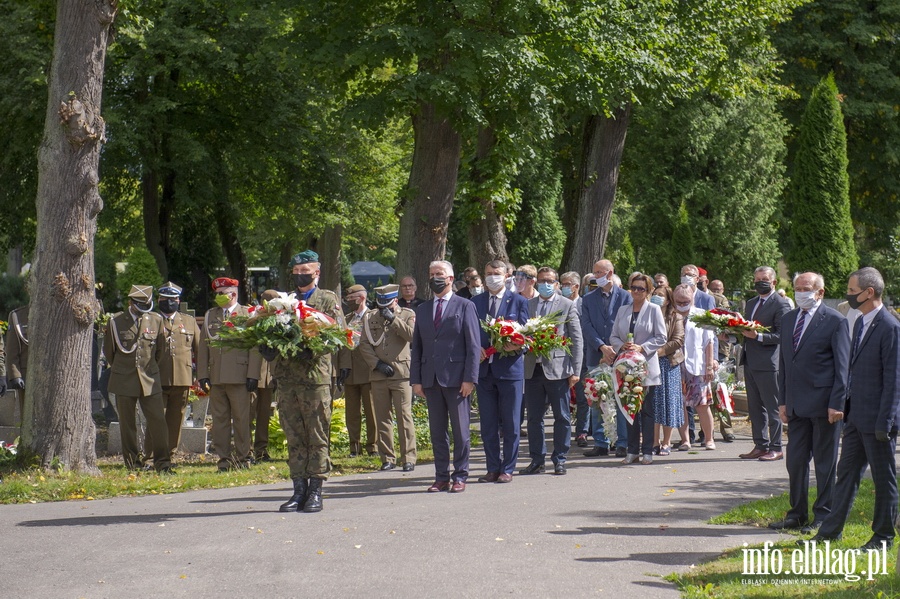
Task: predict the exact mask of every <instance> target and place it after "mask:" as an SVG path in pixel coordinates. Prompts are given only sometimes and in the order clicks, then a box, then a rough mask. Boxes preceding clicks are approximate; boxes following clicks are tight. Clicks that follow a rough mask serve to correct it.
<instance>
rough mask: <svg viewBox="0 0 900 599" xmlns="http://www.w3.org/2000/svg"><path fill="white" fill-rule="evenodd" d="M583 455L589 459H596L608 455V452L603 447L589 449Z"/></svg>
mask: <svg viewBox="0 0 900 599" xmlns="http://www.w3.org/2000/svg"><path fill="white" fill-rule="evenodd" d="M584 455H586V456H587V457H589V458H596V457H599V456H603V455H609V450H608V449H607V448H605V447H592V448H591V449H588V450H587V451H585V452H584Z"/></svg>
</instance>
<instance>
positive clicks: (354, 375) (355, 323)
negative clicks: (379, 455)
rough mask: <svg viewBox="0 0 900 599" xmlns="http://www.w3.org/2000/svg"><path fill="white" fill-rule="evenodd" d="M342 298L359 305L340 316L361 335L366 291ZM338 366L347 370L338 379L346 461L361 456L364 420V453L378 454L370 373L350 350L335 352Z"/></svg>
mask: <svg viewBox="0 0 900 599" xmlns="http://www.w3.org/2000/svg"><path fill="white" fill-rule="evenodd" d="M345 297H347V298H348V299H350V300H351V301H353V302H355V301H360V304H359V305H358V306H356V305H352V304H351V305H352V307H353V309H352V310H350V311H348V312H346V313H345V314H344V320H345V321H346V322H347V326H348V327H349V328H350V329H353V330H354V331H357V332H360V331H362V323H363V318H364V317H365V316H366V314H368V313H369V310H368V308H366V306H365V299H366V288H365V287H363V286H362V285H351V286H350V287H348V288H347V292H346V294H345ZM337 360H338V362H339V363H340V365H341V366H345V367H347V368H349V369H350V373H349V375H347V376H342V377H340V380H341V382H342V383H343V387H344V405H345V406H346V415H347V416H346V417H347V433H348V434H349V436H350V457H355V456H357V455H361V454H362V449H363V444H362V421H363V415H365V419H366V445H365V448H366V453H368V454H369V455H374V454H375V452H376V451H378V448H377V445H376V440H377V438H378V432H377V429H376V428H375V408H374V407H373V404H372V386H371V385H370V384H369V371H370V370H371V369H370V368H369V367H368V365H367V364H366V361H365V360H363V358H362V356H361V355H360V354H359V352H358V351H356V348H353V349H342V350H341V351H339V352H338V358H337Z"/></svg>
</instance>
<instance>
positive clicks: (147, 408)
mask: <svg viewBox="0 0 900 599" xmlns="http://www.w3.org/2000/svg"><path fill="white" fill-rule="evenodd" d="M165 343H166V339H165V333H164V331H163V323H162V318H161V317H160V315H159V314H156V313H154V312H147V313H144V314H141V315H140V316H139V317H138V318H137V319H135V317H134V316H133V315H132V313H131V312H130V311H129V310H126V311H124V312H119V313H118V314H116V315H115V316H113V317H112V318H111V319H110V321H109V325H108V326H107V329H106V338H105V339H104V342H103V354H104V355H105V356H106V361H107V362H108V363H109V365H110V376H109V392H110V393H114V394H115V395H116V411H117V412H118V413H119V430H120V431H121V434H122V456H123V458H124V460H125V466H127V467H128V468H139V467H140V466H141V461H140V458H139V456H138V444H137V424H136V421H135V416H136V415H135V411H136V408H137V403H138V402H140V404H141V411H142V412H143V413H144V417H145V418H146V419H147V429H148V430H149V431H150V434H151V436H152V439H153V445H152V450H153V465H154V466H155V467H156V469H157V470H161V469H166V468H169V466H170V455H169V439H168V433H167V430H166V419H165V413H164V411H163V403H162V383H161V379H160V373H159V362H160V359H161V358H162V353H163V351H164V348H165Z"/></svg>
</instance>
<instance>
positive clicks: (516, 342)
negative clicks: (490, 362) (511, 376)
mask: <svg viewBox="0 0 900 599" xmlns="http://www.w3.org/2000/svg"><path fill="white" fill-rule="evenodd" d="M481 328H482V329H484V330H485V331H487V334H488V336H489V337H490V339H491V346H490V347H489V348H487V349H486V350H485V354H487V356H486V357H488V358H490V357H491V356H493V355H494V354H497V355H500V356H512V355H515V354H516V352H518V351H519V350H520V349H527V343H528V340H527V339H526V338H525V335H524V334H522V328H523V327H522V325H521V324H519V323H518V322H516V321H514V320H503V319H500V318H494V319H491V320H483V321H482V322H481ZM512 346H515V349H514V350H509V349H508V348H509V347H512Z"/></svg>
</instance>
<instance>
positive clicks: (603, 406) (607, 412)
mask: <svg viewBox="0 0 900 599" xmlns="http://www.w3.org/2000/svg"><path fill="white" fill-rule="evenodd" d="M584 395H585V397H587V401H588V405H592V406H594V407H595V408H599V409H600V412H601V413H602V414H603V430H604V431H605V432H606V436H607V437H608V438H609V442H610V444H613V443H615V442H616V412H617V411H618V408H617V405H616V398H615V393H613V369H612V367H611V366H609V365H608V364H600V365H599V366H597V367H596V368H592V369H591V370H589V371H588V373H587V376H586V377H585V379H584Z"/></svg>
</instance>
